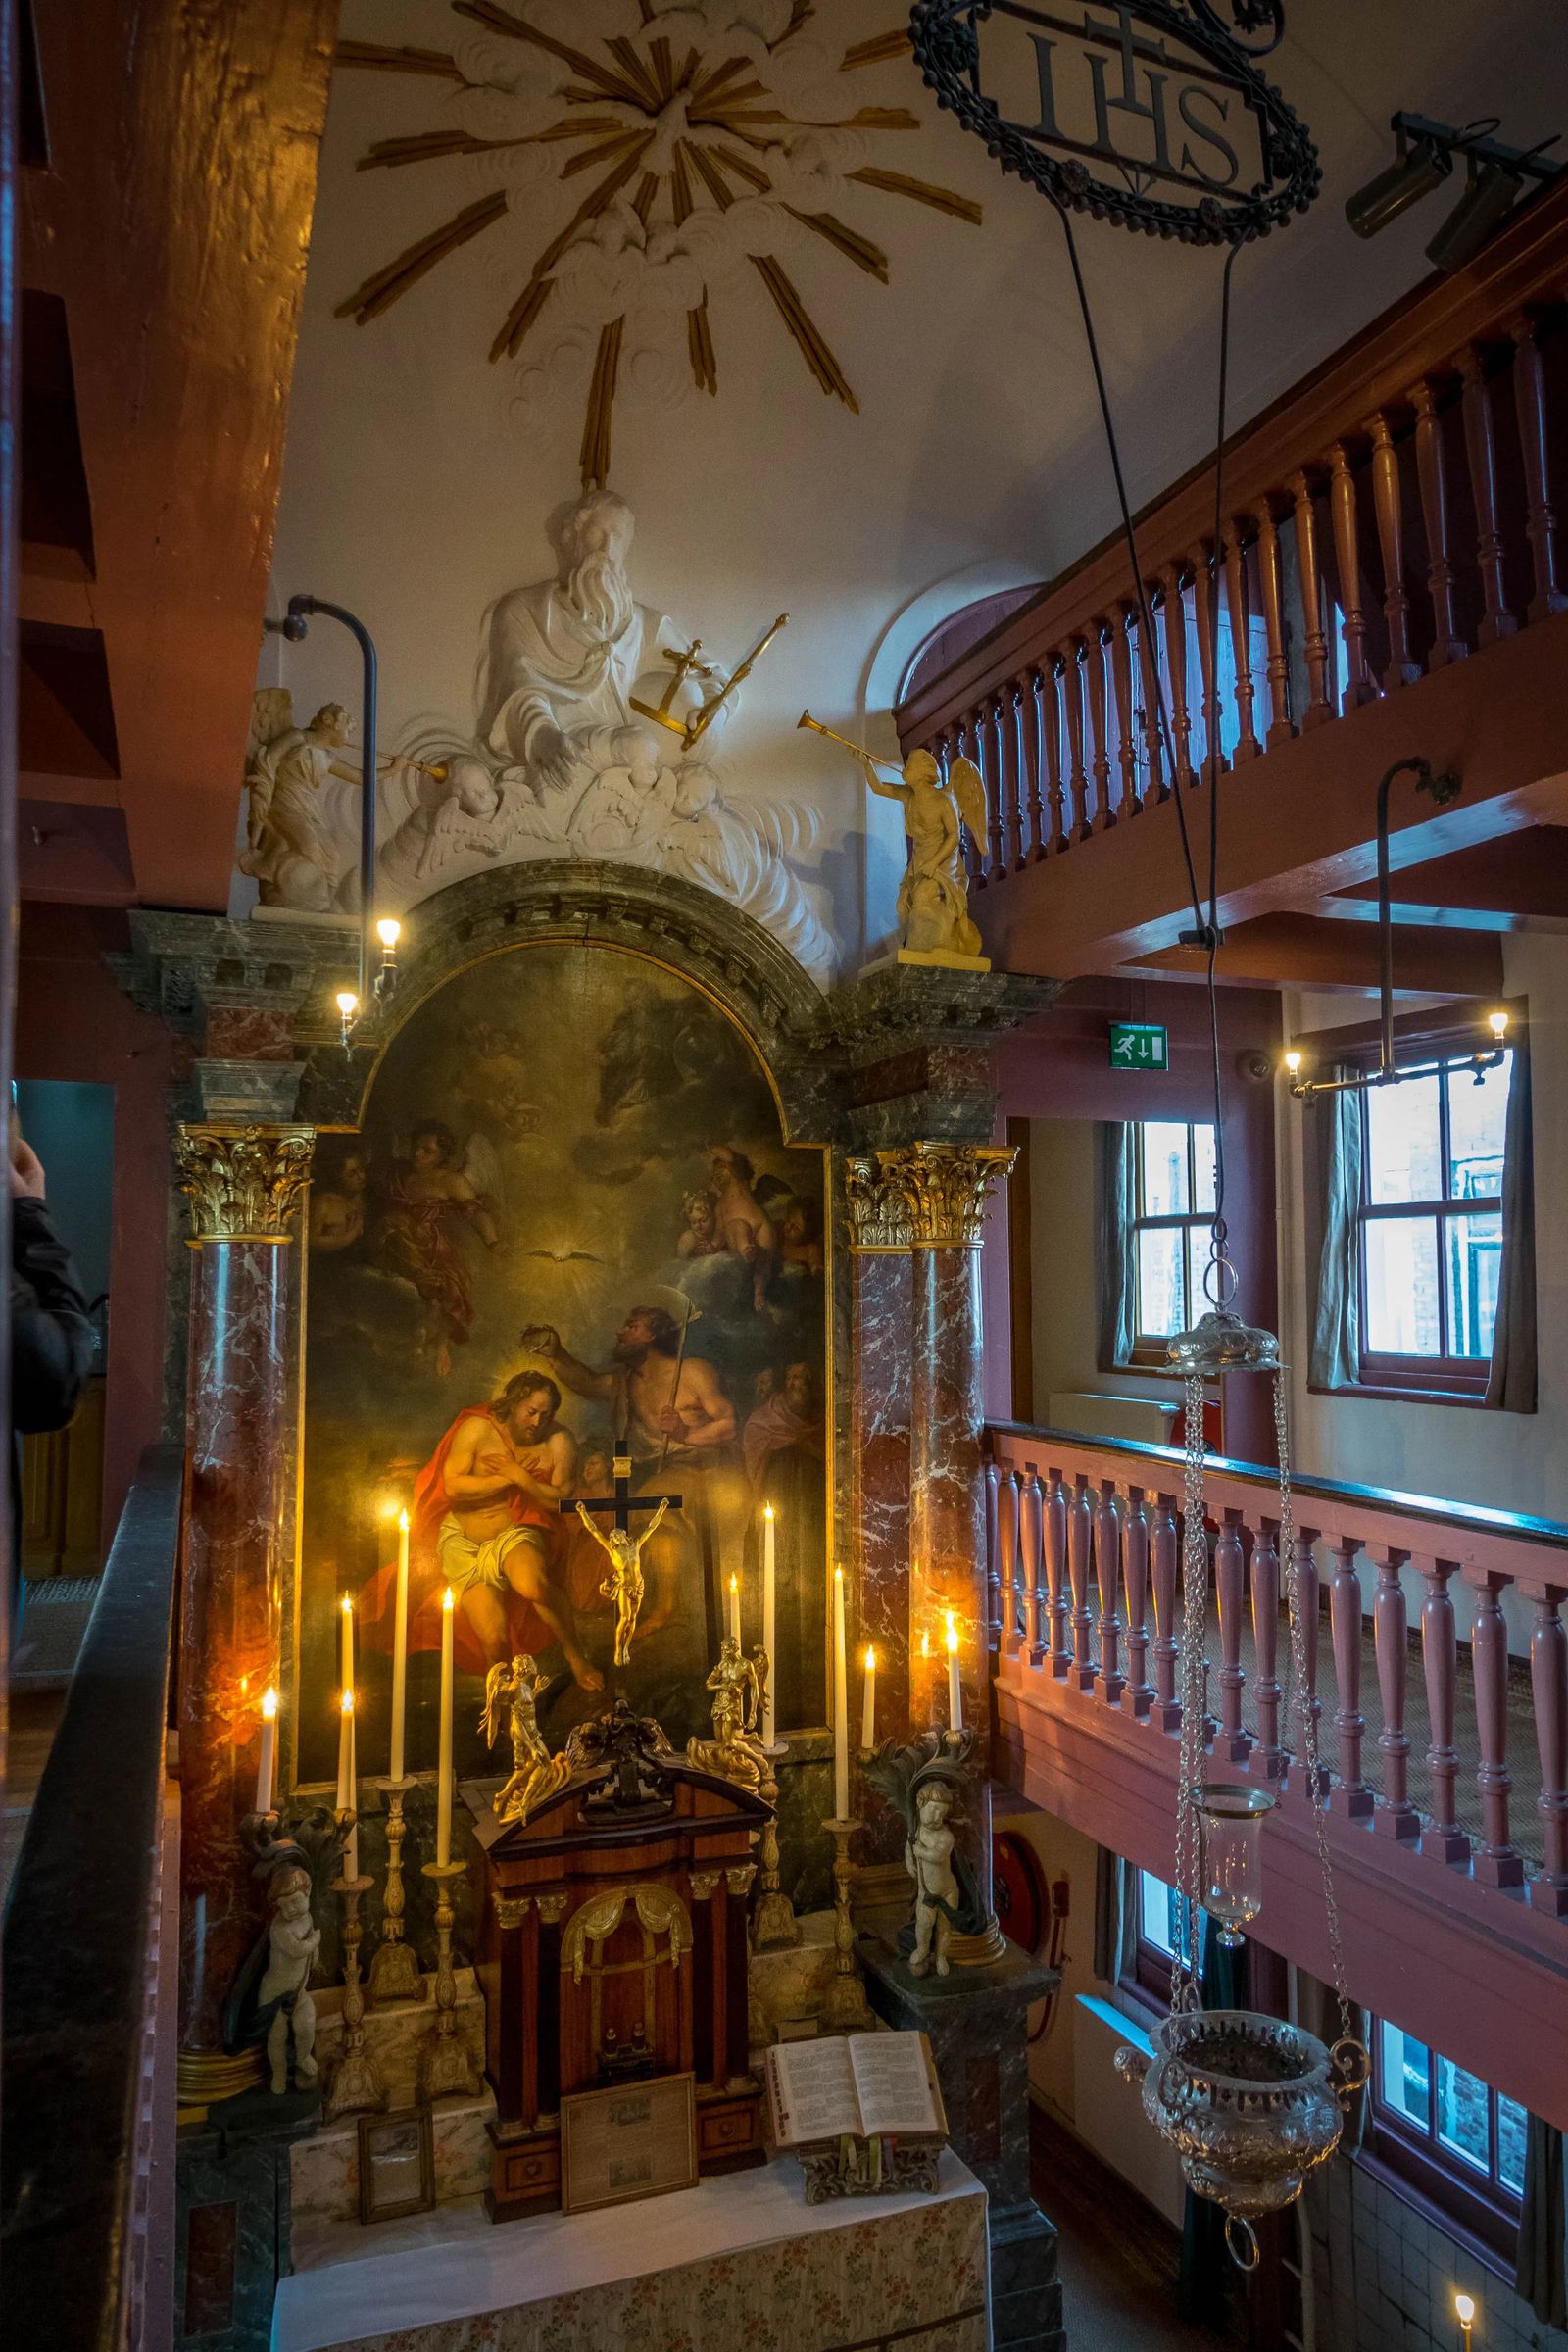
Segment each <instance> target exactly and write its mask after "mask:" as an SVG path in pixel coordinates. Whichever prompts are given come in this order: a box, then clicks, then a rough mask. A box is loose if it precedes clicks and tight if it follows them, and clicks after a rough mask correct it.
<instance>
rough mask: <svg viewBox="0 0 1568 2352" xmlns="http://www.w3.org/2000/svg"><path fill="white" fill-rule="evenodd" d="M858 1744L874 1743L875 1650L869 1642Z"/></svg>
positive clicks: (871, 1744)
mask: <svg viewBox="0 0 1568 2352" xmlns="http://www.w3.org/2000/svg"><path fill="white" fill-rule="evenodd" d="M860 1745H861V1746H862V1747H875V1745H876V1651H875V1650H874V1649H873V1648H872V1647H871V1645H870V1643H869V1642H867V1644H866V1651H865V1681H864V1683H863V1685H862V1686H861V1694H860Z"/></svg>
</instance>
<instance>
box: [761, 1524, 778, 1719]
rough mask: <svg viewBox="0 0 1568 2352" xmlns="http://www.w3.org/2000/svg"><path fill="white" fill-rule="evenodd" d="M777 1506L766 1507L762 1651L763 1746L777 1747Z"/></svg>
mask: <svg viewBox="0 0 1568 2352" xmlns="http://www.w3.org/2000/svg"><path fill="white" fill-rule="evenodd" d="M774 1574H775V1568H774V1561H773V1505H772V1504H771V1503H770V1502H765V1503H764V1504H763V1505H762V1647H763V1648H764V1649H765V1650H766V1652H767V1689H766V1691H764V1693H763V1696H762V1744H763V1746H764V1747H772V1746H774V1745H775V1744H776V1735H775V1717H774V1713H773V1692H774V1691H775V1689H776V1687H777V1684H778V1641H777V1634H778V1627H777V1623H776V1621H775V1620H776V1611H777V1605H778V1604H777V1595H776V1593H775V1590H774V1584H773V1578H774Z"/></svg>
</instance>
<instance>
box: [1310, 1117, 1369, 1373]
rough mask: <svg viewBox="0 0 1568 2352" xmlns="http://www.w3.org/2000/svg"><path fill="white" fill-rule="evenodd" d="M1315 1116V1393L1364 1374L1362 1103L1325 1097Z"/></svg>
mask: <svg viewBox="0 0 1568 2352" xmlns="http://www.w3.org/2000/svg"><path fill="white" fill-rule="evenodd" d="M1335 1075H1336V1076H1340V1075H1343V1073H1342V1072H1338V1071H1336V1072H1335ZM1312 1111H1313V1116H1314V1118H1315V1120H1316V1121H1317V1131H1318V1145H1319V1159H1320V1164H1321V1169H1322V1226H1323V1249H1322V1253H1321V1255H1320V1256H1319V1259H1318V1269H1317V1314H1316V1318H1315V1320H1314V1322H1313V1325H1312V1359H1311V1379H1312V1385H1313V1387H1314V1388H1319V1389H1345V1388H1349V1387H1351V1386H1352V1385H1353V1384H1354V1382H1355V1379H1356V1376H1357V1374H1358V1372H1359V1370H1360V1329H1359V1325H1360V1298H1361V1283H1360V1235H1359V1232H1358V1229H1357V1220H1358V1216H1359V1211H1360V1207H1361V1098H1360V1096H1359V1095H1358V1094H1356V1093H1354V1092H1348V1093H1346V1094H1343V1095H1319V1096H1318V1097H1317V1098H1316V1100H1315V1102H1314V1103H1313V1105H1312Z"/></svg>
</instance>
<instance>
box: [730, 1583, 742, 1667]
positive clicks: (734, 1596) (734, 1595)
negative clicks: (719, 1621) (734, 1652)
mask: <svg viewBox="0 0 1568 2352" xmlns="http://www.w3.org/2000/svg"><path fill="white" fill-rule="evenodd" d="M729 1634H730V1640H731V1641H732V1642H734V1644H735V1646H736V1648H737V1649H739V1647H740V1645H741V1580H740V1578H739V1577H738V1576H737V1575H736V1574H735V1573H734V1571H733V1569H732V1570H731V1572H730V1580H729Z"/></svg>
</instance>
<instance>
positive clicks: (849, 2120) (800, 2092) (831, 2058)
mask: <svg viewBox="0 0 1568 2352" xmlns="http://www.w3.org/2000/svg"><path fill="white" fill-rule="evenodd" d="M767 2102H768V2121H769V2125H770V2136H771V2138H772V2140H773V2144H774V2145H775V2147H780V2148H807V2147H814V2146H819V2145H820V2144H821V2143H822V2142H823V2141H824V2140H835V2139H843V2138H853V2139H875V2138H878V2137H881V2136H883V2135H884V2134H885V2135H886V2136H888V2137H890V2138H898V2139H946V2137H947V2135H948V2118H947V2111H946V2110H945V2108H944V2107H943V2104H942V2089H941V2085H940V2084H939V2082H937V2071H936V2068H935V2066H934V2065H933V2063H932V2059H931V2044H930V2042H929V2041H928V2040H927V2039H926V2037H925V2035H924V2034H832V2035H828V2036H826V2037H824V2039H822V2040H821V2041H789V2042H778V2043H776V2044H775V2045H774V2047H773V2048H772V2049H770V2050H769V2051H768V2053H767Z"/></svg>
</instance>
